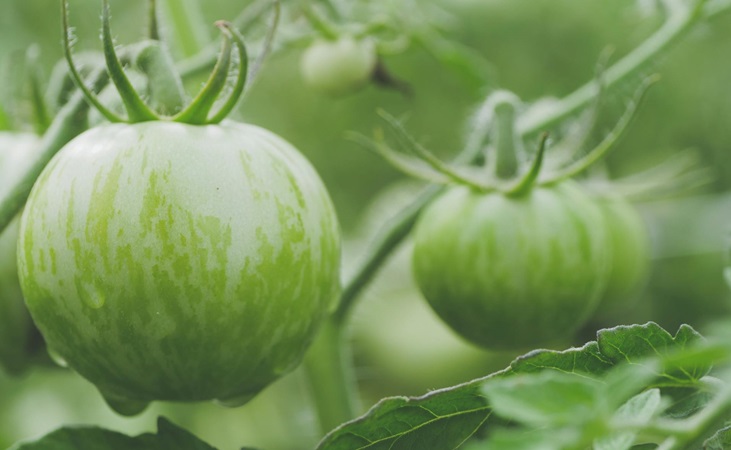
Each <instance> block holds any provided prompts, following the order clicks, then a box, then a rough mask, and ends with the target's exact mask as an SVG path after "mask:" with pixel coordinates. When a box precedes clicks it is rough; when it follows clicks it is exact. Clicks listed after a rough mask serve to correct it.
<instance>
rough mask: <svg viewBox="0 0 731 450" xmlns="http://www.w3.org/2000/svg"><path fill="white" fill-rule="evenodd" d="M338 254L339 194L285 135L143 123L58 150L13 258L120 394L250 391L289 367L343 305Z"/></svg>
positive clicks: (156, 396) (77, 356) (69, 344)
mask: <svg viewBox="0 0 731 450" xmlns="http://www.w3.org/2000/svg"><path fill="white" fill-rule="evenodd" d="M339 260H340V238H339V229H338V225H337V220H336V215H335V212H334V209H333V206H332V203H331V201H330V198H329V196H328V193H327V191H326V190H325V188H324V186H323V184H322V182H321V180H320V179H319V177H318V176H317V174H316V172H315V171H314V169H313V168H312V167H311V166H310V164H309V163H308V162H307V161H306V160H305V159H304V157H303V156H302V155H300V154H299V153H298V152H297V150H295V149H294V148H293V147H292V146H291V145H290V144H288V143H287V142H285V141H284V140H282V139H281V138H279V137H278V136H276V135H274V134H272V133H271V132H268V131H266V130H264V129H261V128H258V127H256V126H252V125H243V124H235V123H224V124H222V125H211V126H192V125H184V124H176V123H170V122H147V123H140V124H134V125H128V124H118V125H107V126H103V127H99V128H95V129H92V130H89V131H87V132H85V133H83V134H82V135H80V136H79V137H77V138H76V139H74V140H73V141H71V142H70V143H69V144H68V145H67V146H66V147H64V148H63V149H62V150H61V152H60V153H59V154H58V155H57V156H56V157H55V158H54V159H53V160H52V161H51V163H50V164H49V165H48V166H47V167H46V169H45V170H44V172H43V173H42V175H41V176H40V178H39V179H38V181H37V183H36V185H35V186H34V188H33V191H32V193H31V196H30V198H29V200H28V203H27V205H26V209H25V212H24V214H23V217H22V221H21V230H20V240H19V254H18V267H19V271H20V278H21V284H22V287H23V292H24V294H25V297H26V301H27V304H28V308H29V309H30V312H31V314H32V316H33V318H34V320H35V321H36V323H37V324H38V327H39V328H40V330H41V332H42V333H43V335H44V336H45V338H46V340H47V342H48V345H49V347H51V348H53V350H54V351H55V353H57V354H58V355H59V356H60V357H61V358H63V359H64V360H65V361H66V362H67V363H68V365H69V366H70V367H72V368H73V369H75V370H76V371H78V372H79V373H80V374H81V375H82V376H84V377H86V378H87V379H89V380H90V381H91V382H93V383H94V384H95V385H96V386H97V387H98V388H99V390H100V391H101V392H102V394H103V395H104V396H105V397H106V398H107V399H108V400H110V401H111V402H110V403H111V404H112V405H113V406H115V404H117V406H119V403H120V402H121V403H122V406H123V404H124V403H125V402H126V401H136V402H147V401H151V400H172V401H198V400H207V399H219V400H224V401H225V400H228V401H232V402H237V401H239V400H240V401H241V402H243V401H244V400H246V399H248V398H250V397H252V396H253V395H254V394H256V393H257V392H259V391H260V390H261V389H262V388H264V387H265V386H266V385H268V384H269V383H270V382H272V381H273V380H275V379H276V378H278V377H279V376H281V375H283V374H286V373H287V372H289V371H291V370H292V369H293V368H294V367H295V366H297V365H298V363H299V362H300V360H301V358H302V356H303V353H304V352H305V350H306V348H307V347H308V345H309V343H310V342H311V340H312V339H313V336H314V334H315V332H316V331H317V329H318V327H319V325H320V323H321V321H322V320H323V318H324V317H325V316H326V314H327V313H328V312H329V311H330V310H331V309H332V308H333V306H334V302H335V301H336V299H337V294H338V290H339V279H338V278H339V277H338V273H339ZM121 409H122V410H124V407H122V408H121ZM118 410H119V409H118ZM127 412H132V413H133V412H136V410H132V411H129V410H128V411H127Z"/></svg>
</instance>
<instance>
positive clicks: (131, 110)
mask: <svg viewBox="0 0 731 450" xmlns="http://www.w3.org/2000/svg"><path fill="white" fill-rule="evenodd" d="M110 16H111V13H110V8H109V0H104V2H103V6H102V42H103V45H104V59H105V60H106V63H107V70H108V71H109V77H110V78H111V80H112V82H113V83H114V85H115V86H116V87H117V90H118V91H119V95H120V96H121V97H122V102H123V103H124V107H125V109H126V110H127V117H128V121H129V122H144V121H148V120H159V119H160V117H159V116H158V115H157V114H156V113H155V112H154V111H152V110H151V109H150V108H149V107H148V106H147V105H146V104H145V102H144V101H142V99H141V98H140V96H139V94H138V93H137V91H136V90H135V88H134V86H132V83H131V82H130V81H129V78H127V75H126V74H125V73H124V68H123V67H122V63H121V62H120V61H119V57H118V56H117V51H116V50H115V48H114V39H113V38H112V31H111V27H110V25H109V20H110Z"/></svg>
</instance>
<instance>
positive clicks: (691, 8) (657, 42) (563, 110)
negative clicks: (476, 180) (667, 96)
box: [517, 0, 731, 136]
mask: <svg viewBox="0 0 731 450" xmlns="http://www.w3.org/2000/svg"><path fill="white" fill-rule="evenodd" d="M693 3H694V4H695V5H686V6H683V7H682V8H680V9H679V10H678V11H676V12H673V13H671V15H670V17H669V18H668V19H667V20H666V21H665V23H664V24H663V25H662V26H661V27H660V28H659V29H658V30H657V31H656V32H655V33H653V34H652V35H651V36H650V37H648V38H647V39H646V40H645V41H643V42H642V43H641V44H640V45H638V46H637V47H635V49H634V50H632V51H631V52H630V53H628V54H627V55H626V56H624V57H623V58H622V59H620V60H619V61H617V62H616V63H614V64H613V65H612V66H611V67H609V68H608V69H607V70H606V72H605V73H604V74H603V79H602V81H601V82H602V83H604V85H605V89H607V90H611V89H613V88H615V87H616V86H618V85H619V84H621V83H622V82H623V81H624V80H627V79H628V78H631V77H632V76H634V75H636V74H637V73H639V72H641V71H642V69H644V68H645V67H646V66H647V65H648V64H649V63H650V62H651V61H653V60H654V59H655V58H656V57H657V56H658V55H659V54H660V53H662V52H664V51H665V50H667V49H668V48H669V47H670V46H671V45H672V44H674V43H675V42H677V41H678V40H679V39H680V38H681V37H683V36H684V35H685V34H686V33H687V32H688V31H689V30H690V29H691V28H692V27H693V26H694V25H695V24H697V23H698V22H700V21H701V20H703V19H711V18H715V17H717V16H719V15H720V14H721V13H725V12H729V11H731V2H723V3H720V4H719V3H718V2H716V3H713V4H711V5H708V7H705V3H706V2H705V1H704V0H696V1H695V2H693ZM599 83H600V82H599V81H598V80H596V79H593V80H591V81H589V82H588V83H586V84H584V85H583V86H581V87H579V88H578V89H576V90H575V91H573V92H572V93H571V94H569V95H567V96H566V97H564V98H563V99H561V100H560V101H559V103H558V104H557V106H556V107H555V108H553V109H552V110H551V111H550V112H548V113H546V114H542V115H540V116H525V117H524V118H523V119H522V120H519V121H518V124H517V128H518V133H519V134H520V135H521V136H526V135H533V134H536V133H539V132H541V131H544V130H547V129H549V128H551V127H553V126H555V125H557V124H558V123H559V122H561V121H563V120H564V119H566V118H568V117H570V116H572V115H574V114H576V113H577V112H578V111H580V110H581V109H582V108H584V107H585V106H586V105H588V104H589V103H591V101H592V100H593V99H594V97H595V95H596V92H597V85H598V84H599Z"/></svg>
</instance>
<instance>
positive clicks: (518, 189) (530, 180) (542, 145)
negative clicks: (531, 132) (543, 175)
mask: <svg viewBox="0 0 731 450" xmlns="http://www.w3.org/2000/svg"><path fill="white" fill-rule="evenodd" d="M546 141H548V133H543V135H542V136H541V139H540V142H539V144H538V152H537V153H536V156H535V157H534V158H533V163H532V164H531V166H530V168H529V169H528V171H527V172H526V173H525V174H524V175H523V176H522V177H521V178H520V179H519V180H518V182H517V183H516V184H515V186H514V187H513V188H512V189H509V190H508V191H507V192H506V195H512V196H520V195H525V194H527V193H528V192H529V191H530V190H531V188H532V187H533V185H534V184H535V182H536V180H537V179H538V175H539V174H540V172H541V166H542V165H543V156H544V154H545V153H546Z"/></svg>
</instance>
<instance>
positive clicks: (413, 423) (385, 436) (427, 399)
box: [317, 372, 502, 450]
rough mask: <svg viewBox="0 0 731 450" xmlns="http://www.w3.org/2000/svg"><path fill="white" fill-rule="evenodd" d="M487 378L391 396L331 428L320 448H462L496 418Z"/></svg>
mask: <svg viewBox="0 0 731 450" xmlns="http://www.w3.org/2000/svg"><path fill="white" fill-rule="evenodd" d="M500 374H502V372H498V373H497V374H495V375H491V376H488V377H485V378H480V379H478V380H474V381H471V382H469V383H464V384H461V385H458V386H455V387H452V388H447V389H441V390H438V391H434V392H430V393H429V394H427V395H425V396H422V397H410V398H409V397H391V398H385V399H383V400H381V401H380V402H378V403H377V404H376V405H375V406H374V407H373V408H371V409H370V410H369V411H368V412H367V413H366V414H365V415H364V416H362V417H360V418H358V419H356V420H353V421H351V422H348V423H346V424H344V425H342V426H340V427H338V428H336V429H335V430H333V431H332V432H330V433H329V434H328V435H327V436H325V438H324V439H323V440H322V441H321V442H320V444H319V445H318V446H317V449H318V450H361V449H362V450H365V449H367V450H381V449H384V450H385V449H388V450H399V449H417V448H439V449H444V450H450V449H456V448H457V447H459V446H460V445H461V444H463V443H464V442H465V441H466V440H467V439H468V438H470V437H471V436H472V435H473V434H474V433H475V432H476V431H477V430H478V429H479V428H480V426H481V425H482V424H483V423H484V422H485V421H486V420H487V419H488V417H490V414H491V412H492V410H491V409H490V407H489V405H488V403H487V399H485V397H483V396H482V394H481V390H480V388H481V385H482V382H483V381H484V380H485V379H488V378H490V377H492V376H498V375H500Z"/></svg>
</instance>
